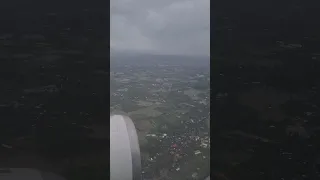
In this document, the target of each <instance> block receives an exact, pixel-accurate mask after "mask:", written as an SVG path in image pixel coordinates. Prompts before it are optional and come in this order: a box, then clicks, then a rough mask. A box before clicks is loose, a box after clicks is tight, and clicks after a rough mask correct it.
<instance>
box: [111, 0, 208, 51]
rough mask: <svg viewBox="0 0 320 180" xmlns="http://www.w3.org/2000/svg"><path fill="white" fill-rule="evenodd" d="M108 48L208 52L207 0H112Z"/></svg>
mask: <svg viewBox="0 0 320 180" xmlns="http://www.w3.org/2000/svg"><path fill="white" fill-rule="evenodd" d="M110 4H111V35H110V38H111V42H110V44H111V49H112V50H114V51H117V52H138V53H156V54H178V55H209V51H210V0H111V2H110Z"/></svg>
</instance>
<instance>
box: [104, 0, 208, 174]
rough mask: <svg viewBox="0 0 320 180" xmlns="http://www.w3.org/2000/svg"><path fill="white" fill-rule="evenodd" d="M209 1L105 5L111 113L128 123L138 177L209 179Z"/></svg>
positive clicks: (114, 0) (118, 0)
mask: <svg viewBox="0 0 320 180" xmlns="http://www.w3.org/2000/svg"><path fill="white" fill-rule="evenodd" d="M209 15H210V14H209V0H199V1H174V0H172V1H156V0H137V1H126V0H112V1H111V27H110V29H111V33H110V45H111V52H110V53H111V63H110V66H111V67H110V70H111V73H110V111H111V112H114V111H122V112H124V113H126V114H127V115H128V116H129V117H130V118H131V119H132V121H133V123H134V125H135V128H136V131H137V135H138V139H139V146H140V153H141V154H140V155H141V164H142V165H141V166H142V167H141V175H142V179H144V180H148V179H159V180H160V179H175V180H185V179H205V178H207V177H208V176H209V175H210V128H209V126H210V125H209V124H210V113H209V112H210V84H209V82H210V60H209V53H210V52H209V48H210V47H209V41H210V34H209V33H210V32H209V23H210V22H209Z"/></svg>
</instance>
